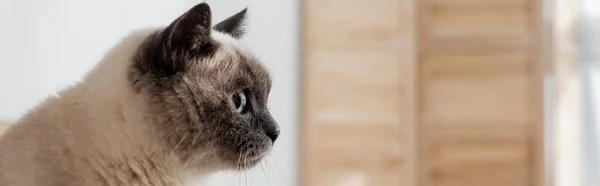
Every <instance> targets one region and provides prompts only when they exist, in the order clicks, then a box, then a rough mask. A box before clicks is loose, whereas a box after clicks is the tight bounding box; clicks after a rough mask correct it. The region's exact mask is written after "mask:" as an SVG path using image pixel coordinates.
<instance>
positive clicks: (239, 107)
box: [231, 90, 247, 113]
mask: <svg viewBox="0 0 600 186" xmlns="http://www.w3.org/2000/svg"><path fill="white" fill-rule="evenodd" d="M246 101H247V99H246V93H244V91H243V90H239V91H237V92H235V93H234V94H233V96H232V97H231V102H232V103H233V106H234V107H235V111H236V112H238V113H242V112H243V111H244V110H245V108H246Z"/></svg>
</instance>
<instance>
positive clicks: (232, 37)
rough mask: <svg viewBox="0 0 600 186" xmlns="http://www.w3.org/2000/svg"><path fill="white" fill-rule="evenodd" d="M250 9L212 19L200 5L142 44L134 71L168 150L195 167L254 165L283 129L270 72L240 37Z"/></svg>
mask: <svg viewBox="0 0 600 186" xmlns="http://www.w3.org/2000/svg"><path fill="white" fill-rule="evenodd" d="M245 16H246V9H244V10H242V11H241V12H239V13H237V14H235V15H233V16H231V17H229V18H227V19H225V20H224V21H222V22H220V23H218V24H216V25H214V26H213V25H212V24H211V17H212V15H211V10H210V7H209V5H207V4H206V3H201V4H198V5H196V6H194V7H193V8H191V9H190V10H189V11H187V12H186V13H184V14H183V15H181V16H180V17H179V18H177V19H176V20H175V21H173V22H172V23H171V24H170V25H169V26H167V27H166V28H164V29H162V30H160V31H157V32H156V33H154V34H152V35H150V36H149V37H148V39H147V40H146V41H145V42H144V43H143V44H142V45H141V47H140V49H139V51H138V53H137V54H136V56H135V58H134V63H133V65H132V66H131V69H130V71H129V77H130V80H131V84H132V87H133V88H134V89H135V91H136V92H137V93H138V94H140V95H142V96H143V97H144V99H145V100H146V101H147V103H148V105H149V108H148V109H149V112H151V115H152V116H153V117H154V118H153V120H154V121H155V122H154V123H153V125H156V127H157V129H158V130H157V131H159V136H158V137H159V138H161V139H164V140H163V141H164V142H165V146H166V148H165V149H167V151H169V152H168V153H171V152H172V153H173V156H174V157H176V158H178V159H179V160H180V161H181V162H183V163H184V164H185V165H186V166H191V167H192V168H207V167H214V168H219V169H228V168H233V169H240V170H242V169H247V168H250V167H252V166H254V165H255V164H257V163H259V162H260V161H261V159H262V158H263V157H264V156H266V155H268V153H269V152H270V150H271V148H272V146H273V143H274V142H275V140H276V139H277V137H278V135H279V127H278V125H277V123H276V122H275V120H274V119H273V118H272V117H271V114H270V113H269V110H268V109H267V99H268V96H269V91H270V89H271V78H270V76H269V73H268V72H267V70H266V69H265V68H264V67H263V66H262V65H261V63H260V62H259V60H258V59H257V58H256V57H254V56H253V55H252V53H250V52H249V51H248V50H247V49H246V48H245V47H244V45H243V44H241V43H240V41H238V39H239V38H241V37H242V36H243V34H244V27H243V26H244V19H245Z"/></svg>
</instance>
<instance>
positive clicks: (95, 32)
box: [0, 0, 299, 186]
mask: <svg viewBox="0 0 600 186" xmlns="http://www.w3.org/2000/svg"><path fill="white" fill-rule="evenodd" d="M199 2H200V1H199V0H177V1H173V0H102V1H91V0H90V1H83V0H22V1H8V0H3V1H0V23H1V24H2V29H0V56H1V58H0V120H2V119H10V120H14V119H16V118H18V117H19V116H20V115H21V114H22V113H23V112H24V111H26V109H27V108H29V107H31V106H33V105H34V104H35V103H36V102H38V101H40V100H41V99H43V98H44V97H45V96H47V95H49V94H51V93H53V92H56V91H57V90H59V89H61V88H63V87H65V86H66V85H68V84H70V83H72V82H74V81H77V80H78V79H80V78H81V77H82V75H84V74H85V72H86V71H87V70H88V69H89V68H91V67H92V66H93V65H94V64H95V63H96V61H98V60H99V59H100V58H101V56H102V55H103V54H104V52H105V51H106V50H107V49H108V48H109V47H111V46H112V45H114V44H115V43H116V42H118V41H119V39H120V38H121V37H122V36H124V35H126V34H127V33H129V31H131V30H132V29H137V28H142V27H147V26H160V25H165V24H168V23H170V21H172V20H173V19H174V18H176V17H177V16H179V15H180V14H181V13H183V12H184V11H185V10H187V9H188V8H190V7H191V6H192V5H194V4H196V3H199ZM207 2H208V3H209V4H211V6H212V8H213V13H214V18H215V20H217V21H220V20H222V19H224V18H226V17H227V16H229V15H232V14H234V13H236V12H237V11H240V10H242V9H243V8H245V7H249V20H248V21H249V22H248V26H249V27H248V34H247V35H246V38H245V39H244V41H245V42H246V44H247V45H249V46H250V48H252V49H253V50H254V51H255V52H256V54H257V55H258V56H259V57H260V58H261V59H263V61H264V62H265V64H266V65H267V67H268V68H270V70H271V72H272V75H273V79H274V82H273V83H274V85H273V89H272V91H271V97H270V108H271V111H272V114H273V116H274V117H275V119H276V120H277V121H278V122H279V124H280V126H281V129H282V134H281V137H280V140H278V142H277V143H276V146H275V150H274V153H273V156H274V158H272V159H270V160H269V163H267V164H263V167H262V168H264V169H265V170H264V172H265V173H266V174H263V172H262V169H261V167H257V168H256V169H254V170H252V171H251V173H247V174H246V176H245V177H244V174H236V173H224V174H219V175H216V176H214V177H213V178H212V179H211V181H210V182H209V184H210V185H215V186H228V185H248V186H250V185H260V186H263V185H264V186H293V185H297V184H296V182H297V171H296V170H297V168H298V166H297V159H298V158H297V155H296V154H297V152H298V150H297V147H298V140H297V138H298V135H297V131H298V130H296V129H297V128H298V127H297V125H298V115H297V111H298V110H297V107H298V92H299V91H298V78H297V77H298V69H299V68H298V66H299V65H298V37H297V36H298V34H299V33H298V30H299V26H298V24H299V21H298V20H299V19H298V7H299V6H298V2H297V0H220V1H217V0H209V1H207Z"/></svg>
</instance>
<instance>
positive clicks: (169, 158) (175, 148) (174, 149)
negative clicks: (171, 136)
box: [165, 135, 188, 166]
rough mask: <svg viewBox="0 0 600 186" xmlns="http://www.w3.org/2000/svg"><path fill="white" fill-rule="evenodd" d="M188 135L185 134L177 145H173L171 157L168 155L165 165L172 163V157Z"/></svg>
mask: <svg viewBox="0 0 600 186" xmlns="http://www.w3.org/2000/svg"><path fill="white" fill-rule="evenodd" d="M187 136H188V135H185V136H183V137H182V138H181V139H180V140H179V142H178V143H177V145H175V147H173V150H172V151H171V153H170V154H169V157H167V161H166V162H165V164H167V165H165V166H168V164H169V163H171V157H173V154H174V153H175V151H176V150H177V148H178V147H179V145H181V142H183V140H185V138H187Z"/></svg>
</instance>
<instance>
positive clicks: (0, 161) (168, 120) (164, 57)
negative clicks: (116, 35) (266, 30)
mask: <svg viewBox="0 0 600 186" xmlns="http://www.w3.org/2000/svg"><path fill="white" fill-rule="evenodd" d="M246 12H247V8H246V9H244V10H242V11H241V12H239V13H237V14H235V15H233V16H231V17H229V18H227V19H225V20H224V21H222V22H220V23H218V24H215V25H214V26H213V25H212V20H211V19H212V14H211V8H210V6H209V5H208V4H206V3H200V4H197V5H195V6H194V7H193V8H191V9H189V10H188V11H187V12H185V13H184V14H183V15H181V16H180V17H179V18H177V19H175V21H173V22H172V23H170V24H169V25H168V26H166V27H163V28H150V29H142V30H138V31H134V32H133V33H131V34H130V35H128V36H126V37H125V38H124V39H123V41H121V42H120V43H119V44H117V45H116V46H115V47H114V48H112V49H111V50H110V51H109V52H108V53H107V54H106V55H105V56H104V57H103V59H102V60H101V61H100V62H99V63H98V64H97V66H95V67H94V68H93V69H92V70H91V71H90V72H89V73H88V74H87V75H86V76H85V77H84V78H83V80H82V81H81V82H78V83H76V84H75V85H73V86H70V87H68V88H66V89H64V90H62V91H60V92H58V93H57V94H56V95H54V96H50V97H48V98H47V99H46V100H45V101H43V102H42V103H41V104H39V105H38V106H36V107H34V108H33V109H31V110H30V111H29V112H28V113H26V114H25V115H24V116H23V117H22V118H21V119H19V120H18V121H17V123H16V124H15V125H13V126H11V127H10V128H9V129H8V130H7V131H6V132H5V134H4V135H3V136H2V137H1V138H0V185H2V186H42V185H43V186H100V185H102V186H180V185H189V183H190V182H191V181H196V180H202V179H203V178H204V177H206V176H208V175H210V174H212V173H215V172H218V171H224V170H233V171H245V170H247V169H249V168H251V167H253V166H254V165H257V164H258V163H260V161H261V160H262V159H263V158H264V157H265V156H267V155H268V154H269V153H270V151H271V149H272V148H273V145H274V142H275V141H276V139H277V138H278V136H279V133H280V129H279V126H278V124H277V122H276V121H275V120H274V119H273V117H272V116H271V114H270V113H269V110H268V108H267V99H268V97H269V92H270V89H271V81H272V80H271V77H270V75H269V72H268V71H267V70H266V68H265V67H264V66H263V65H262V64H261V63H260V61H259V59H257V58H256V57H255V56H254V55H253V54H252V53H251V52H250V51H249V49H248V48H246V47H245V45H243V44H242V43H241V42H240V41H239V39H240V38H241V37H242V36H243V35H244V33H245V29H244V26H245V18H246ZM190 180H191V181H190Z"/></svg>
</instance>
